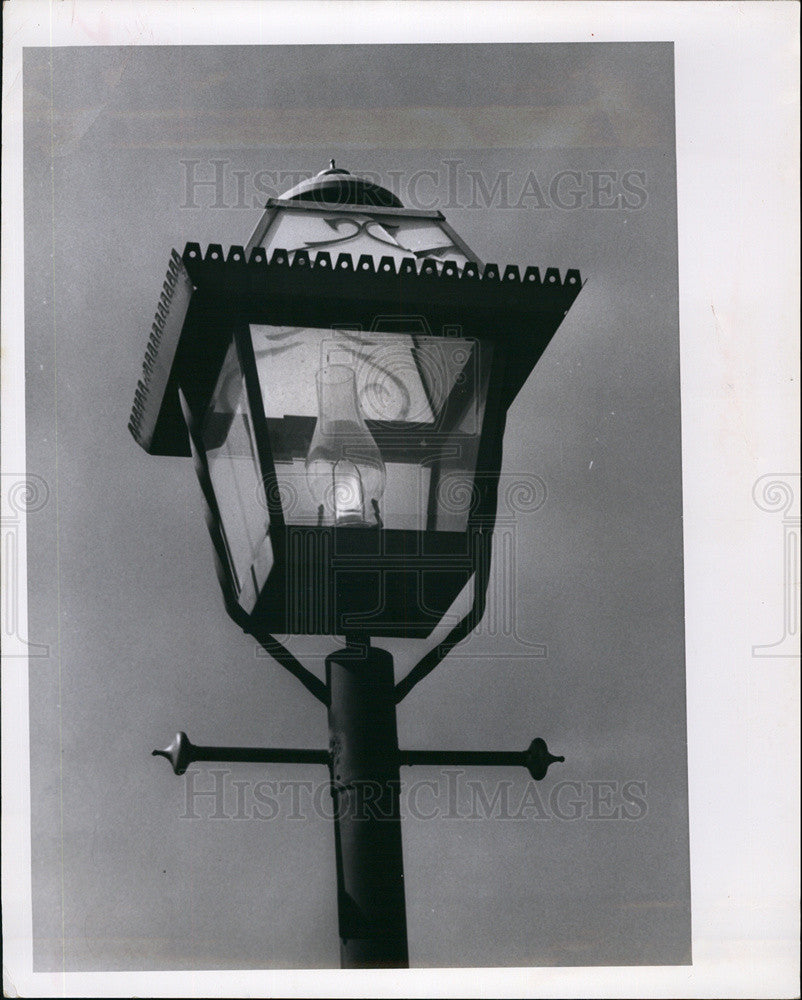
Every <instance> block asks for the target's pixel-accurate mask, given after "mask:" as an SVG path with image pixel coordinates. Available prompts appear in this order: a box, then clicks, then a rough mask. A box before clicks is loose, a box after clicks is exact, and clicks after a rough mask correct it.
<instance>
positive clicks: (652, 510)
mask: <svg viewBox="0 0 802 1000" xmlns="http://www.w3.org/2000/svg"><path fill="white" fill-rule="evenodd" d="M672 64H673V56H672V49H671V46H670V45H668V44H611V45H578V44H574V45H553V44H552V45H541V46H536V45H496V46H481V45H449V46H392V47H386V46H364V47H357V46H336V47H334V46H332V47H326V46H322V47H304V46H287V47H283V48H278V47H261V46H251V47H227V48H223V47H218V48H214V47H195V48H191V49H189V48H185V49H181V48H169V47H167V48H164V47H160V48H148V47H130V48H122V47H119V48H118V47H93V48H58V49H52V50H51V49H28V50H27V51H26V53H25V60H24V75H23V87H24V110H25V121H24V127H25V134H24V139H25V150H24V155H25V206H24V210H25V315H26V393H27V414H26V433H27V448H28V460H27V466H28V471H29V473H31V474H35V475H38V476H41V477H42V478H43V479H44V480H45V482H46V483H47V484H48V487H49V500H48V503H47V505H46V506H45V507H44V508H43V509H42V510H41V511H40V512H38V513H37V514H36V515H35V516H33V515H32V516H30V517H29V519H28V575H29V591H30V592H29V623H28V632H27V634H28V636H29V637H30V639H31V640H32V641H35V642H39V643H44V644H46V645H47V646H48V648H49V655H47V656H44V657H40V658H36V659H32V660H31V668H30V697H31V773H32V831H33V845H32V851H33V857H32V878H33V902H34V911H33V916H34V966H35V968H39V969H43V970H44V969H48V970H52V969H59V968H66V969H68V970H79V969H148V968H153V969H163V968H193V969H200V968H225V967H244V968H259V967H273V968H279V967H290V968H291V967H310V968H313V967H336V966H337V965H338V964H339V957H338V938H337V915H336V900H335V873H334V843H333V831H332V824H331V821H330V819H329V818H328V816H327V815H316V814H315V811H314V809H312V808H308V807H306V806H304V807H303V808H302V809H299V810H298V811H297V812H298V813H300V814H301V818H298V816H297V815H296V813H294V812H293V809H292V808H291V806H290V807H287V802H288V797H289V795H291V793H292V788H288V789H287V790H286V792H285V793H283V797H281V796H279V794H278V792H275V795H276V797H277V798H280V801H281V803H282V807H281V809H280V810H279V815H278V816H276V817H275V818H272V819H270V818H259V816H258V815H257V814H256V813H255V811H254V804H255V800H254V796H255V795H257V794H262V795H263V796H265V795H266V794H267V793H266V790H265V788H264V786H260V784H259V783H260V782H262V781H265V780H273V781H281V780H286V781H290V782H300V781H310V782H312V790H311V792H310V793H309V794H310V795H311V796H312V798H314V796H315V794H316V790H317V789H318V788H319V787H322V786H323V785H324V784H325V780H326V773H325V770H324V769H322V768H314V767H311V766H300V765H298V766H295V765H293V766H289V765H282V766H281V767H273V768H265V767H264V766H258V765H239V766H237V767H236V769H234V768H233V767H232V768H228V769H225V768H223V769H222V770H221V769H218V770H219V771H220V773H219V774H218V775H217V776H215V774H214V773H213V771H214V768H213V766H212V767H209V766H206V765H204V766H202V767H197V768H195V769H193V770H194V777H192V778H191V777H187V778H176V777H175V776H174V775H173V774H172V772H171V771H170V770H169V767H168V766H167V765H166V763H165V762H164V761H160V760H154V759H153V758H152V757H151V756H150V751H151V750H152V749H153V748H154V747H157V746H164V745H166V743H167V742H169V740H170V739H171V738H172V736H173V734H174V733H175V731H176V730H178V729H183V730H186V731H187V732H188V733H189V735H190V738H191V739H192V740H193V741H195V742H197V743H211V744H213V743H220V744H243V745H248V744H251V745H274V746H282V745H286V746H297V747H318V746H323V745H325V743H326V740H327V725H326V717H325V711H324V709H323V707H322V706H321V705H319V704H318V703H316V702H315V701H314V700H313V699H312V698H311V696H310V695H309V693H308V692H307V691H306V690H305V689H304V688H303V687H301V686H300V685H299V684H298V682H297V681H296V680H295V679H293V678H292V677H290V676H289V675H288V674H286V673H284V672H283V671H282V669H281V668H280V667H279V666H278V665H277V664H275V663H274V662H273V661H272V660H270V659H269V658H267V657H266V656H264V655H259V651H258V650H256V649H255V647H254V645H253V643H252V641H251V640H249V639H248V638H247V637H245V636H244V635H243V634H242V633H241V632H240V631H239V630H238V629H237V627H236V626H235V625H234V624H233V623H232V622H231V621H230V619H229V618H228V617H227V615H226V614H225V611H224V608H223V604H222V599H221V595H220V592H219V587H218V583H217V580H216V577H215V574H214V569H213V560H212V548H211V543H210V541H209V538H208V533H207V531H206V527H205V525H204V522H203V514H202V508H201V504H200V491H199V487H198V484H197V481H196V479H195V476H194V472H193V469H192V463H191V462H190V461H189V460H184V459H174V458H163V457H153V456H149V455H147V454H145V453H144V452H143V451H142V450H141V449H140V448H139V447H138V446H137V445H136V444H135V443H134V441H133V439H132V438H131V436H130V434H129V432H128V430H127V422H128V416H129V413H130V406H131V402H132V399H133V392H134V387H135V385H136V380H137V378H138V377H139V369H140V366H141V359H142V354H143V351H144V348H145V344H146V342H147V337H148V333H149V329H150V324H151V322H152V317H153V312H154V310H155V306H156V303H157V301H158V295H159V291H160V288H161V283H162V281H163V277H164V271H165V268H166V264H167V260H168V258H169V254H170V251H171V249H172V248H173V247H176V248H178V249H179V250H180V249H182V248H183V246H184V243H185V242H187V241H188V240H193V241H197V242H199V243H201V244H202V245H206V244H207V243H209V242H216V243H222V244H223V245H224V246H227V245H229V244H231V243H238V244H244V243H245V242H246V241H247V239H248V237H249V236H250V234H251V232H252V230H253V228H254V226H255V225H256V223H257V221H258V219H259V217H260V215H261V204H262V203H263V201H264V198H265V197H267V196H270V195H278V194H280V193H281V191H283V190H285V189H286V188H289V187H291V186H292V184H293V183H294V182H295V180H296V179H297V178H295V177H293V174H294V173H297V172H303V173H305V174H310V173H314V172H316V171H317V170H319V169H321V168H322V167H324V166H326V165H327V164H328V161H329V159H330V158H331V157H336V159H337V164H338V166H343V167H346V168H347V169H349V170H351V171H352V172H354V173H365V174H369V175H370V176H374V177H376V179H381V180H382V182H383V183H384V184H385V186H388V187H390V188H392V189H393V190H395V191H396V193H398V194H399V196H400V197H401V199H402V201H405V203H406V204H407V205H409V206H410V207H423V208H439V209H441V210H442V211H443V212H444V214H445V215H446V217H447V219H448V222H449V223H450V224H451V225H452V226H453V227H454V228H455V229H456V231H457V232H458V233H459V234H460V235H461V236H462V237H463V238H464V240H465V241H466V242H467V243H468V245H469V246H470V247H471V248H472V249H473V250H474V251H475V252H476V253H477V254H478V255H479V257H480V258H482V259H483V260H485V261H497V262H498V263H499V264H502V265H504V264H507V263H514V264H519V265H522V266H526V265H528V264H536V265H538V266H540V267H541V268H545V267H549V266H554V267H558V268H560V269H561V270H563V271H564V270H565V269H566V268H569V267H577V268H579V269H580V271H581V273H582V277H583V280H584V281H585V282H586V284H585V286H584V288H583V290H582V292H581V294H580V296H579V297H578V299H577V300H576V302H575V304H574V305H573V306H572V308H571V310H570V312H569V314H568V316H567V317H566V319H565V321H564V322H563V324H562V326H561V327H560V329H559V330H558V332H557V334H556V336H555V337H554V339H553V341H552V343H551V345H550V346H549V348H548V350H547V351H546V353H545V355H544V356H543V358H542V359H541V361H540V362H539V364H538V366H537V368H536V369H535V371H534V372H533V374H532V375H531V376H530V378H529V379H528V381H527V383H526V384H525V386H524V387H523V389H522V390H521V392H520V394H519V396H518V398H517V399H516V401H515V403H514V404H513V406H512V408H511V410H510V412H509V414H508V420H507V431H506V435H505V441H504V464H503V473H502V491H501V492H502V494H503V492H504V491H503V486H504V484H505V483H513V482H515V481H516V477H518V478H520V477H521V476H523V475H525V476H529V477H537V480H536V481H537V482H539V483H542V484H543V489H542V503H540V504H539V505H536V506H537V509H536V510H530V511H516V510H514V509H512V508H508V507H505V506H504V504H505V503H506V501H502V506H501V508H500V512H499V513H500V517H499V522H500V524H501V525H502V530H499V531H497V536H496V546H495V556H494V574H495V575H494V577H493V581H492V582H491V592H490V595H489V610H488V614H487V615H486V618H485V620H484V621H483V623H482V624H481V625H480V627H479V628H478V630H477V632H476V634H474V635H473V636H471V637H470V638H469V639H468V640H466V641H465V642H464V643H463V644H462V645H461V646H460V647H458V648H457V649H455V650H454V651H453V652H452V653H451V654H450V655H449V656H448V658H447V659H446V660H445V661H444V662H443V663H442V664H441V665H440V666H439V667H438V668H437V670H436V671H435V672H434V673H433V674H431V675H430V676H429V677H428V678H427V679H426V680H425V681H423V682H422V683H421V684H420V685H419V686H418V687H416V688H415V689H414V691H413V692H412V693H410V695H409V696H408V697H407V698H406V699H405V701H404V702H403V703H402V704H401V705H400V706H399V713H398V722H399V739H400V742H401V745H402V746H404V747H406V748H410V749H413V748H420V749H462V748H472V749H522V748H523V747H525V746H526V745H527V744H528V743H529V742H530V740H531V739H532V738H533V737H534V736H542V737H544V738H545V739H546V740H547V742H548V743H549V746H550V747H551V749H552V751H553V752H555V753H560V754H564V755H565V757H566V761H565V763H564V764H562V765H555V766H554V767H553V768H552V769H551V771H550V772H549V775H548V777H547V778H546V779H545V780H544V781H543V782H542V783H541V784H540V785H539V786H537V792H538V795H539V796H540V799H541V800H542V801H541V803H540V805H541V806H542V808H537V805H536V806H535V807H534V808H532V809H530V810H529V811H528V815H525V816H519V817H517V818H509V819H501V818H499V817H495V818H486V819H483V818H468V816H469V815H470V814H471V811H472V809H471V805H472V800H471V794H472V793H471V789H470V787H469V786H468V785H467V782H468V781H471V780H480V779H481V780H482V782H483V789H484V791H485V793H486V794H487V795H489V796H491V797H492V794H493V793H494V790H495V791H498V789H499V788H500V787H502V788H506V794H508V795H509V801H510V803H511V812H512V813H513V814H515V812H516V807H517V806H518V805H519V804H520V803H521V801H522V800H523V797H524V795H525V794H526V793H527V789H530V792H529V794H530V795H531V794H532V793H531V786H529V785H528V778H527V775H526V773H525V772H524V771H523V770H520V771H516V770H509V771H495V772H492V773H491V772H488V771H482V772H480V771H479V770H478V769H476V770H472V771H470V772H466V773H465V774H464V775H462V776H461V777H460V778H459V782H461V783H460V784H458V788H457V793H456V794H457V799H458V802H459V805H460V808H459V809H458V810H457V811H458V812H460V815H456V816H455V815H447V813H448V809H447V808H441V809H440V810H439V815H437V816H436V817H434V818H430V819H425V818H422V817H421V816H420V815H414V814H412V813H410V812H409V811H408V813H407V815H406V816H405V820H404V864H405V882H406V897H407V917H408V925H409V948H410V960H411V964H412V965H414V966H450V965H457V966H458V965H476V966H492V965H530V964H531V965H593V964H616V965H617V964H622V965H627V964H671V963H681V962H687V961H688V960H689V948H690V943H689V942H690V901H689V881H688V828H687V786H686V773H687V765H686V742H685V672H684V635H683V589H682V524H681V509H682V508H681V447H680V445H681V442H680V420H679V360H678V359H679V354H678V318H677V241H676V224H677V223H676V165H675V149H674V112H673V69H672ZM215 178H216V179H217V182H218V183H217V186H215V185H214V184H210V185H206V186H199V185H197V184H193V181H195V182H196V181H198V180H212V181H213V180H215ZM501 321H503V318H501ZM505 601H506V605H505V603H504V602H505ZM505 607H506V608H512V609H514V611H508V612H507V613H503V612H504V608H505ZM333 642H335V641H334V640H331V639H326V638H315V637H307V638H292V639H290V640H288V643H289V645H290V646H291V648H292V649H293V651H294V652H295V653H296V655H298V656H299V658H300V659H302V660H303V662H304V663H305V664H306V665H307V666H309V668H310V669H312V670H314V671H315V672H317V673H318V674H319V675H322V670H323V658H324V657H325V655H326V654H327V653H328V652H330V651H331V649H332V648H333ZM380 644H381V645H384V646H385V647H386V648H388V649H390V650H391V651H392V652H393V655H394V657H395V665H396V672H397V676H398V677H399V678H400V677H402V676H403V675H404V674H405V673H406V672H407V670H409V669H410V668H411V667H412V666H413V665H414V664H415V663H416V662H417V660H418V658H419V657H420V656H421V655H422V653H423V652H424V651H425V650H426V649H427V648H428V646H427V644H426V643H424V642H418V641H416V642H412V641H408V642H404V641H400V640H399V641H397V642H393V641H390V640H387V641H386V642H382V643H380ZM404 778H405V781H406V787H407V790H409V788H410V787H411V785H412V783H413V782H415V781H421V780H428V781H432V782H434V783H435V784H434V786H433V787H432V786H429V788H428V789H426V788H422V790H421V794H420V799H419V804H421V803H422V804H423V805H424V806H425V809H426V810H427V811H429V810H430V806H431V802H432V798H433V796H434V793H435V790H437V791H438V793H439V794H441V797H442V799H443V800H444V801H445V800H446V799H447V798H448V782H449V781H457V778H456V777H454V776H452V777H449V776H448V775H444V774H442V773H440V772H439V771H437V770H436V769H425V770H424V769H420V771H418V770H417V769H416V770H415V771H414V773H411V772H406V773H405V774H404ZM215 781H219V782H220V783H221V784H220V786H219V787H222V789H223V792H224V803H223V807H222V810H221V811H222V813H223V814H224V815H222V816H221V817H219V818H212V815H213V813H214V802H213V801H212V799H211V798H209V797H207V798H205V799H204V798H198V797H196V798H195V799H194V800H192V798H191V795H190V798H189V800H188V795H189V793H190V790H191V789H192V788H193V787H194V788H195V790H196V791H197V790H208V789H212V788H214V787H215V786H214V783H215ZM499 781H501V782H507V785H505V786H500V785H499V784H498V783H499ZM191 782H194V785H193V784H191ZM234 782H241V784H240V785H238V786H236V785H234ZM560 782H563V783H565V782H572V783H575V784H573V785H571V786H568V785H565V784H563V785H562V786H561V790H560V788H558V785H559V783H560ZM594 783H595V784H594ZM627 783H629V785H627ZM632 783H636V784H634V785H633V784H632ZM625 786H627V787H628V788H629V792H630V795H633V794H634V796H635V798H636V799H637V800H638V801H641V800H642V802H643V803H644V805H643V806H642V807H641V806H633V805H632V804H630V806H629V807H628V811H629V813H630V814H631V815H633V816H635V817H636V818H632V819H627V818H624V815H623V814H624V812H625V811H627V810H626V808H625V807H626V803H625V802H624V800H623V799H622V796H623V795H624V788H625ZM293 787H294V788H295V789H296V790H299V789H300V790H299V791H298V794H299V795H301V794H304V795H305V794H306V792H304V791H303V789H302V788H301V786H299V785H297V784H296V785H295V786H293ZM555 788H558V793H555V791H554V790H555ZM473 794H474V797H475V794H476V792H475V790H474V793H473ZM238 796H240V799H238ZM594 796H595V798H594ZM572 800H576V802H575V805H574V806H571V805H570V804H569V803H570V802H571V801H572ZM188 801H189V803H190V806H189V807H188V805H187V803H188ZM474 802H475V798H474ZM577 803H578V804H577ZM607 803H610V804H609V805H607ZM440 805H441V806H442V805H443V802H440ZM420 812H421V810H420V809H419V810H418V813H420ZM573 812H576V813H579V815H577V817H576V818H575V819H571V818H569V817H570V816H571V815H572V813H573ZM610 812H612V813H613V818H608V819H602V818H601V816H602V815H607V814H609V813H610ZM193 813H194V814H195V815H197V817H198V818H191V815H192V814H193ZM267 813H269V809H267V808H266V807H265V808H263V810H262V814H263V815H264V814H267ZM463 814H467V815H463ZM616 816H618V818H615V817H616ZM538 817H539V818H538Z"/></svg>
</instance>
